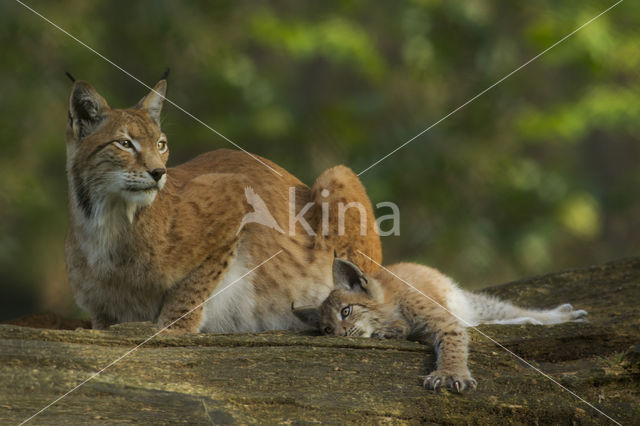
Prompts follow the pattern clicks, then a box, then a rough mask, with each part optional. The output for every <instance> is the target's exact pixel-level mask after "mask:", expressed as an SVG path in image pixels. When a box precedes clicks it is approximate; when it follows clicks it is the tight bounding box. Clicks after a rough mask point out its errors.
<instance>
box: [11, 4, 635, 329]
mask: <svg viewBox="0 0 640 426" xmlns="http://www.w3.org/2000/svg"><path fill="white" fill-rule="evenodd" d="M612 3H613V1H612V0H610V1H601V0H597V1H595V0H594V1H592V0H581V1H578V0H560V1H557V0H540V1H532V2H524V1H519V2H509V1H498V0H447V1H444V0H415V1H408V0H407V1H396V2H369V1H356V0H352V1H348V0H344V1H338V0H329V1H323V2H299V1H293V0H289V1H277V2H276V1H272V2H250V1H215V2H207V1H195V2H172V1H168V0H167V1H138V2H131V1H96V2H86V1H82V0H74V1H67V2H47V1H34V0H31V1H28V4H29V5H31V6H32V7H34V8H35V9H36V10H38V11H39V12H40V13H42V14H43V15H44V16H46V17H48V18H49V19H51V20H52V21H53V22H55V23H57V24H58V25H60V26H61V27H62V28H64V29H66V30H67V31H69V32H70V33H71V34H73V35H74V36H76V37H78V38H79V39H80V40H82V41H84V42H86V43H87V44H88V45H89V46H91V47H93V48H94V49H96V50H97V51H98V52H100V53H102V54H103V55H105V56H106V57H108V58H110V59H111V60H113V61H114V62H115V63H117V64H118V65H120V66H121V67H123V68H124V69H126V70H127V71H129V72H131V73H132V74H133V75H135V76H137V77H139V78H141V79H142V80H144V81H145V82H146V83H147V84H153V83H154V82H155V80H156V79H157V78H158V77H159V76H160V74H161V73H162V70H163V69H164V68H165V67H166V66H171V67H172V70H173V72H172V75H171V77H170V80H169V95H168V96H169V98H170V99H172V100H173V101H175V102H176V103H177V104H179V105H181V106H182V107H184V108H185V109H186V110H188V111H190V112H192V113H193V114H195V115H196V116H197V117H198V118H200V119H202V120H203V121H205V122H206V123H208V124H210V125H211V126H213V127H214V128H216V129H217V130H219V131H220V132H222V133H223V134H224V135H226V136H228V137H229V138H231V139H232V140H234V141H235V142H237V143H238V144H240V145H241V146H242V147H244V148H245V149H247V150H248V151H251V152H255V153H257V154H260V155H263V156H265V157H267V158H270V159H271V160H273V161H275V162H276V163H278V164H280V165H282V166H283V167H285V168H286V169H288V170H289V171H291V172H292V173H293V174H295V175H297V176H298V177H300V178H301V179H302V180H303V181H305V182H306V183H309V184H310V183H311V182H312V181H313V180H314V178H315V177H316V176H317V175H318V174H319V173H321V172H322V170H323V169H325V168H327V167H330V166H332V165H335V164H338V163H343V164H346V165H348V166H350V167H352V168H353V169H354V170H355V171H356V172H360V171H361V170H364V169H365V168H366V167H368V166H369V165H370V164H372V163H373V162H375V161H377V160H378V159H379V158H381V157H382V156H383V155H385V154H387V153H388V152H390V151H391V150H393V149H395V148H396V147H397V146H399V145H400V144H402V143H404V142H405V141H407V140H408V139H410V138H412V137H413V136H415V135H416V134H417V133H419V132H420V131H422V130H423V129H425V128H426V127H428V126H429V125H430V124H432V123H434V122H436V121H437V120H439V119H440V118H441V117H443V116H444V115H445V114H447V113H449V112H450V111H452V110H453V109H455V108H456V107H458V106H459V105H461V104H463V103H464V102H466V101H467V100H468V99H470V98H471V97H473V96H474V95H476V94H477V93H479V92H480V91H482V90H484V89H485V88H487V87H488V86H490V85H491V84H493V83H494V82H496V81H497V80H499V79H500V78H502V77H503V76H504V75H506V74H508V73H509V72H511V71H512V70H514V69H515V68H517V67H518V66H520V65H521V64H523V63H524V62H526V61H527V60H529V59H530V58H532V57H533V56H535V55H536V54H537V53H538V52H540V51H542V50H544V49H546V48H547V47H548V46H550V45H552V44H553V43H555V42H556V41H557V40H559V39H560V38H562V37H563V36H564V35H566V34H568V33H569V32H571V31H572V30H573V29H575V28H577V27H578V26H580V25H581V24H582V23H584V22H586V21H587V20H588V19H590V18H591V17H593V16H595V15H597V14H598V13H599V12H601V11H602V10H604V9H605V8H607V7H608V6H610V5H611V4H612ZM639 24H640V3H638V2H632V1H626V2H623V3H622V4H621V5H619V6H618V7H616V8H614V9H613V10H611V11H610V12H609V13H607V14H606V15H604V16H603V17H601V18H600V19H598V20H596V21H595V22H593V23H592V24H590V25H589V26H588V27H586V28H584V29H583V30H582V31H580V32H578V33H577V34H576V35H575V36H573V37H571V38H569V39H568V40H566V41H565V42H564V43H562V44H560V45H558V46H557V47H555V48H554V49H553V50H551V51H550V52H548V53H547V54H546V55H544V56H543V57H541V58H540V59H538V60H536V61H535V62H533V63H531V64H530V65H528V66H527V67H525V68H524V69H522V70H521V71H520V72H518V73H517V74H515V75H513V76H512V77H511V78H509V79H507V80H506V81H504V82H503V83H502V84H500V85H499V86H497V87H495V88H494V89H492V90H491V91H489V92H488V93H486V94H485V95H483V96H482V97H480V98H478V99H477V100H475V101H474V102H473V103H471V104H470V105H468V106H467V107H465V108H464V109H462V110H460V111H459V112H457V113H456V114H454V115H452V116H451V117H449V118H448V119H447V120H445V121H443V122H442V123H441V124H439V125H438V126H436V127H434V128H433V129H432V130H430V131H429V132H427V133H426V134H425V135H423V136H421V137H420V138H418V139H416V140H415V141H413V142H412V143H411V144H409V145H408V146H406V147H405V148H404V149H402V150H400V151H398V152H397V153H395V154H394V155H392V156H391V157H389V158H388V159H386V160H385V161H383V162H381V163H380V164H379V165H377V166H376V167H374V168H372V169H371V170H369V171H367V172H366V173H364V174H363V175H362V176H361V177H362V180H363V182H364V184H365V185H366V187H367V188H368V190H369V192H370V195H371V197H372V199H373V201H374V203H376V202H380V201H387V200H389V201H394V202H396V203H397V204H398V205H399V207H400V209H401V214H402V216H401V235H400V236H399V237H387V238H385V240H384V249H385V258H386V263H391V262H393V261H397V260H414V261H419V262H425V263H428V264H431V265H435V266H437V267H439V268H440V269H442V270H443V271H445V272H446V273H449V274H451V275H453V276H454V277H455V278H457V279H458V280H460V281H461V282H462V283H463V284H464V285H465V286H467V287H478V286H484V285H489V284H496V283H499V282H502V281H506V280H510V279H516V278H518V277H521V276H523V275H530V274H535V273H542V272H546V271H549V270H554V269H560V268H567V267H572V266H578V265H586V264H591V263H596V262H602V261H606V260H609V259H612V258H618V257H625V256H630V255H637V254H638V251H639V248H640V242H639V239H638V235H639V234H640V198H639V197H638V188H639V187H640V167H639V166H638V165H639V162H640V145H639V143H638V134H640V132H639V130H640V90H639V89H640V74H639V70H640V30H639V29H640V25H639ZM0 46H2V47H1V49H2V57H1V60H0V61H1V62H0V63H1V64H2V65H1V66H0V93H1V96H0V139H1V143H0V281H1V283H2V285H1V287H0V300H1V301H0V309H1V311H0V317H2V318H7V317H12V316H16V315H18V314H23V313H28V312H30V311H33V310H38V309H48V310H54V311H57V312H59V313H62V314H65V315H70V314H73V313H74V312H76V311H74V309H75V308H74V304H73V301H72V297H71V295H70V291H69V289H68V285H67V283H66V277H65V271H64V256H63V247H64V234H65V228H66V215H67V211H66V177H65V172H64V168H65V143H64V129H65V125H66V114H67V99H68V95H69V89H70V83H69V81H68V80H67V79H66V77H65V76H64V71H65V70H68V71H70V72H71V73H72V74H74V75H75V76H76V77H77V78H80V79H84V80H88V81H89V82H91V83H92V84H94V86H95V87H96V88H97V89H98V90H99V91H100V92H101V93H102V94H103V95H104V96H105V97H106V99H107V100H108V101H109V102H110V104H111V105H112V106H118V107H124V106H129V105H132V104H134V103H135V102H136V101H137V100H138V99H139V98H140V97H141V96H142V95H143V94H144V93H146V89H144V88H143V87H142V86H141V85H140V84H138V83H137V82H135V81H134V80H132V79H131V78H129V77H127V76H126V75H125V74H123V73H122V72H121V71H119V70H118V69H116V68H114V67H113V66H111V65H110V64H108V63H107V62H105V61H104V60H102V59H101V58H99V57H98V56H96V55H95V54H94V53H92V52H91V51H89V50H88V49H87V48H85V47H83V46H81V45H80V44H78V43H77V42H76V41H74V40H72V39H71V38H69V37H68V36H66V35H65V34H63V33H62V32H60V31H59V30H57V29H55V28H54V27H52V26H51V25H50V24H48V23H47V22H45V21H44V20H42V19H41V18H39V17H37V16H36V15H34V14H33V13H32V12H30V11H28V10H27V9H25V8H24V7H22V6H21V5H20V4H18V3H14V2H12V1H5V2H2V3H0ZM164 115H165V121H164V130H165V132H166V133H167V134H168V137H169V141H170V144H171V149H172V158H171V160H170V163H171V164H177V163H179V162H182V161H185V160H187V159H189V158H191V157H193V156H195V155H197V154H198V153H201V152H204V151H208V150H212V149H216V148H221V147H230V145H229V144H228V143H227V142H225V141H224V140H223V139H221V138H220V137H218V136H216V135H214V134H213V133H211V132H210V131H209V130H207V129H206V128H205V127H204V126H202V125H200V124H198V123H197V122H195V121H194V120H193V119H191V118H189V117H188V116H186V115H185V114H183V113H182V112H180V111H178V110H177V109H176V108H173V107H172V106H170V105H167V106H166V109H165V113H164ZM385 213H388V212H387V211H384V212H379V214H385ZM76 313H77V312H76Z"/></svg>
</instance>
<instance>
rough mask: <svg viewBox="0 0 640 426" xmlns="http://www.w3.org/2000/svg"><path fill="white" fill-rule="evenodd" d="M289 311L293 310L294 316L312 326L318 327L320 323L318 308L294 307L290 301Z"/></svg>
mask: <svg viewBox="0 0 640 426" xmlns="http://www.w3.org/2000/svg"><path fill="white" fill-rule="evenodd" d="M291 312H293V314H294V315H295V316H296V317H298V319H299V320H300V321H302V322H303V323H305V324H307V325H310V326H312V327H314V328H318V326H319V324H320V312H319V311H318V308H311V307H302V308H294V307H293V303H292V304H291Z"/></svg>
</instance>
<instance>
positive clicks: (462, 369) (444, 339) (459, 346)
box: [424, 318, 477, 392]
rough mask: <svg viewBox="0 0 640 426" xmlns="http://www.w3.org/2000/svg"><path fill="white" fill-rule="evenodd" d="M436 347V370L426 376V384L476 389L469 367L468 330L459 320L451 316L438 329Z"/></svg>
mask: <svg viewBox="0 0 640 426" xmlns="http://www.w3.org/2000/svg"><path fill="white" fill-rule="evenodd" d="M434 347H435V350H436V357H437V359H436V370H435V371H432V372H431V373H429V375H428V376H427V377H426V378H425V380H424V386H425V387H426V388H428V389H432V390H438V389H439V388H440V387H446V388H447V389H448V390H450V391H455V392H462V391H463V390H465V389H469V390H473V389H475V388H476V386H477V382H476V381H475V379H474V378H473V377H471V372H470V371H469V368H468V367H467V355H468V337H467V332H466V330H465V328H464V327H463V326H462V325H461V324H460V323H459V322H458V321H457V320H455V319H453V318H451V319H449V321H448V322H447V324H446V326H445V327H441V328H437V329H436V332H435V341H434Z"/></svg>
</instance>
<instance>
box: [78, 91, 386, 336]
mask: <svg viewBox="0 0 640 426" xmlns="http://www.w3.org/2000/svg"><path fill="white" fill-rule="evenodd" d="M165 93H166V81H165V80H161V81H160V82H159V83H158V84H157V85H156V86H155V87H154V90H153V91H151V92H150V93H149V94H148V95H147V96H145V97H144V98H142V100H141V101H140V102H138V103H137V104H136V105H135V106H134V107H132V108H128V109H112V108H110V107H109V105H108V104H107V102H106V101H105V99H104V98H103V97H102V96H100V95H99V94H98V93H97V92H96V90H95V89H94V88H93V87H92V86H91V85H89V84H88V83H86V82H83V81H75V82H74V85H73V89H72V93H71V97H70V100H69V117H70V119H69V125H68V128H67V175H68V183H69V218H70V219H69V230H68V234H67V241H66V259H67V271H68V276H69V281H70V284H71V286H72V289H73V290H74V293H75V297H76V301H77V303H78V304H79V305H80V306H81V307H82V308H84V309H86V310H87V311H89V313H90V314H91V318H92V323H93V326H94V328H107V327H109V326H110V325H111V324H114V323H118V322H126V321H155V322H156V323H157V324H158V325H159V326H166V325H169V324H173V323H174V322H175V321H176V320H177V319H180V321H178V322H177V323H175V324H174V325H173V326H172V329H173V330H174V331H176V332H196V331H208V332H239V331H262V330H271V329H301V328H303V327H305V325H304V324H302V323H301V322H300V321H299V320H298V319H297V318H296V317H295V316H294V315H293V314H292V313H291V310H290V308H289V307H290V305H291V303H295V304H319V303H320V302H321V301H322V300H323V299H324V298H326V296H327V295H328V294H329V292H330V290H331V285H332V284H331V275H330V272H329V271H330V270H331V262H332V260H333V252H334V250H340V251H341V253H345V254H346V255H347V257H349V258H350V259H352V260H354V261H358V262H359V264H360V265H361V266H362V267H363V268H364V269H365V270H366V271H369V272H373V271H374V270H375V269H376V266H375V263H374V262H362V261H361V259H356V258H355V256H353V253H355V252H356V250H357V249H359V250H362V251H363V252H365V253H370V256H372V257H373V258H374V259H376V261H381V249H380V239H379V237H378V234H377V233H375V232H368V233H367V236H366V237H363V238H360V239H357V240H353V241H352V240H351V236H350V235H348V234H346V235H343V236H341V235H337V234H335V233H334V234H328V235H321V236H319V235H310V234H308V233H307V232H305V231H304V230H303V229H302V228H301V226H300V224H299V223H298V224H297V228H296V229H295V234H294V235H290V233H289V232H287V233H285V234H283V233H280V232H277V231H276V230H274V229H271V228H268V227H265V226H262V225H260V224H255V223H250V224H247V225H245V226H242V227H241V223H242V218H243V217H244V215H245V214H246V213H248V212H250V211H251V207H250V206H249V205H248V203H247V202H246V200H245V195H244V194H245V189H246V188H247V187H251V188H253V190H254V191H255V192H256V193H257V194H258V195H259V196H260V197H261V198H262V199H263V200H264V202H265V203H266V205H267V206H268V207H269V209H270V211H271V213H272V214H273V216H274V218H275V220H276V221H277V222H278V223H280V224H281V225H282V226H283V227H286V225H288V217H289V209H290V206H289V202H288V195H289V190H290V188H295V190H296V192H295V194H296V197H297V200H296V206H297V208H298V210H299V209H301V208H302V207H303V206H305V204H306V203H307V202H310V201H314V200H315V198H314V197H315V196H314V195H312V194H320V193H321V192H322V189H324V188H325V186H326V185H329V184H332V185H334V186H335V188H336V191H335V192H332V194H331V196H330V197H328V202H329V203H330V204H331V203H335V202H338V201H339V200H343V199H344V200H348V201H358V202H360V203H362V204H363V205H365V206H366V208H367V209H368V211H369V212H370V214H369V217H368V218H367V223H366V226H367V228H368V229H369V230H370V231H373V230H374V227H375V222H374V217H373V213H372V209H371V203H370V201H369V198H368V197H367V195H366V192H365V191H364V188H363V186H362V184H361V183H360V181H359V180H358V178H357V176H356V175H355V174H354V173H353V172H352V171H351V170H349V169H348V168H346V167H343V166H338V167H336V168H333V169H330V170H328V171H326V172H325V173H323V174H322V175H321V177H320V178H319V179H318V181H317V182H316V184H315V185H314V186H313V187H312V188H309V187H307V186H306V185H304V184H303V183H302V182H300V181H299V180H298V179H297V178H295V177H294V176H292V175H291V174H289V173H288V172H287V171H286V170H284V169H282V168H281V167H279V166H277V165H276V164H274V163H272V162H270V161H269V160H266V159H264V158H260V157H257V156H256V158H258V159H259V160H260V161H262V162H264V163H265V164H267V165H268V166H269V167H271V168H272V169H274V170H276V171H277V172H278V173H280V175H278V174H276V173H274V172H273V171H271V170H269V169H268V168H267V167H265V166H264V165H262V164H260V163H259V162H257V161H256V159H255V158H252V157H251V156H249V155H247V154H246V153H243V152H238V151H231V150H225V149H222V150H217V151H213V152H209V153H206V154H203V155H200V156H198V157H196V158H194V159H193V160H191V161H189V162H187V163H185V164H182V165H179V166H177V167H174V168H169V169H166V168H165V167H166V166H165V165H166V162H167V159H168V156H169V151H168V148H167V147H168V145H167V143H168V141H167V137H166V135H165V134H164V133H163V132H162V130H161V127H160V121H161V120H160V112H161V108H162V103H163V100H164V94H165ZM323 201H327V200H323ZM320 214H321V210H320V206H319V205H314V206H313V208H311V209H310V210H309V211H308V213H307V214H306V215H305V219H306V220H307V222H308V223H309V224H310V226H311V227H312V228H313V229H318V226H320V223H321V220H320V218H319V215H320ZM351 225H352V224H351V223H349V218H347V227H348V229H351V228H352V226H351ZM334 228H335V227H334V226H333V225H332V227H331V229H334ZM287 230H288V229H287ZM288 231H289V230H288ZM278 252H279V253H280V254H279V255H277V256H276V257H275V258H274V259H273V260H272V261H270V262H268V263H266V264H264V265H263V266H261V267H260V268H259V270H256V271H255V272H253V273H248V272H249V271H250V270H251V269H252V268H254V267H256V266H258V265H259V264H260V263H261V262H263V261H264V260H266V259H268V258H269V257H271V256H273V255H274V254H276V253H278ZM294 277H295V279H294ZM219 286H222V288H219ZM214 295H215V297H212V296H214ZM205 301H206V303H204V304H203V302H205Z"/></svg>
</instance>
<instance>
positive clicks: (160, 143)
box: [158, 139, 167, 154]
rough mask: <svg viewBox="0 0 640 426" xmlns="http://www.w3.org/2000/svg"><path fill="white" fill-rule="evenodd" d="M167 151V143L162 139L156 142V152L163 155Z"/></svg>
mask: <svg viewBox="0 0 640 426" xmlns="http://www.w3.org/2000/svg"><path fill="white" fill-rule="evenodd" d="M166 150H167V141H165V140H164V139H162V140H159V141H158V151H159V152H160V154H163V153H164V152H165V151H166Z"/></svg>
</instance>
